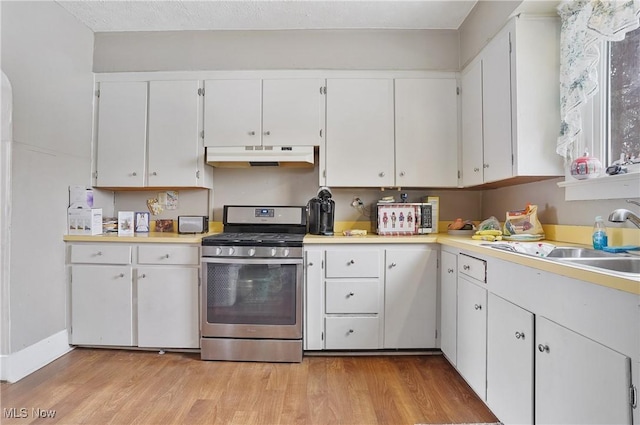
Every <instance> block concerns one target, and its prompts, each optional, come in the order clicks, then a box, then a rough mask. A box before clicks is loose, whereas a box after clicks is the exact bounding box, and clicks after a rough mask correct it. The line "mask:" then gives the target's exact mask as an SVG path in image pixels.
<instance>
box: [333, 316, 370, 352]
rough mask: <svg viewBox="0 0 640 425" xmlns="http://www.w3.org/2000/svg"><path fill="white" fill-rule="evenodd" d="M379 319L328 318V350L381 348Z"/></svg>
mask: <svg viewBox="0 0 640 425" xmlns="http://www.w3.org/2000/svg"><path fill="white" fill-rule="evenodd" d="M379 329H380V326H379V319H378V318H377V317H327V318H326V319H325V331H326V341H325V348H326V349H334V350H361V349H376V348H380V338H379Z"/></svg>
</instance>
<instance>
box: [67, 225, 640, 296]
mask: <svg viewBox="0 0 640 425" xmlns="http://www.w3.org/2000/svg"><path fill="white" fill-rule="evenodd" d="M216 233H219V232H218V231H211V232H208V233H201V234H178V233H162V232H149V233H136V234H135V235H133V236H118V235H117V234H106V235H95V236H91V235H65V236H64V238H63V240H64V241H65V242H122V243H185V244H199V243H200V242H201V240H202V238H203V237H205V236H209V235H213V234H216ZM541 242H547V243H550V244H554V245H556V246H576V245H577V246H585V247H586V245H583V244H574V243H567V242H557V241H552V240H549V241H547V240H545V241H541ZM435 243H438V244H441V245H443V246H448V247H454V248H458V249H463V250H465V251H469V252H475V253H478V254H482V255H484V256H489V257H493V258H499V259H502V260H505V261H510V262H513V263H516V264H520V265H523V266H528V267H532V268H535V269H538V270H544V271H548V272H551V273H556V274H559V275H562V276H567V277H570V278H574V279H578V280H582V281H585V282H590V283H594V284H597V285H602V286H606V287H609V288H613V289H618V290H621V291H625V292H630V293H633V294H638V295H640V279H638V278H635V277H631V276H627V275H621V274H616V273H615V272H608V271H606V270H602V271H599V270H594V269H590V268H585V267H580V266H577V265H572V264H567V263H561V262H559V261H554V260H548V259H545V258H542V257H535V256H532V255H526V254H519V253H515V252H509V251H503V250H499V249H493V248H490V247H488V246H483V245H486V244H487V242H484V241H477V240H473V239H471V238H470V237H468V236H450V235H447V234H446V233H439V234H435V235H433V234H429V235H419V236H378V235H376V234H368V235H366V236H342V235H336V236H319V235H306V236H305V237H304V244H305V245H319V244H435Z"/></svg>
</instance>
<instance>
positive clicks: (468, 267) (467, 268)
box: [462, 264, 471, 270]
mask: <svg viewBox="0 0 640 425" xmlns="http://www.w3.org/2000/svg"><path fill="white" fill-rule="evenodd" d="M462 268H463V269H465V270H471V266H470V265H468V264H465V265H464V266H462Z"/></svg>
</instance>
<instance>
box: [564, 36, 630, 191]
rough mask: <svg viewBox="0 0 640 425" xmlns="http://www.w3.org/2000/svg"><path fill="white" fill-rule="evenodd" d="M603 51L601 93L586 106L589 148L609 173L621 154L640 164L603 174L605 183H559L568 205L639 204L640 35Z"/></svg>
mask: <svg viewBox="0 0 640 425" xmlns="http://www.w3.org/2000/svg"><path fill="white" fill-rule="evenodd" d="M599 48H600V51H601V52H602V54H601V58H602V59H601V60H600V61H599V63H598V66H597V69H598V77H599V86H600V90H599V91H598V93H597V94H596V95H595V96H594V97H593V99H592V100H591V101H589V102H587V103H585V104H584V105H583V106H582V117H583V133H582V137H583V141H584V144H585V148H586V150H587V151H588V152H589V153H590V154H591V155H593V156H595V157H596V158H599V159H600V160H601V162H602V165H603V167H605V168H606V167H607V166H608V165H611V164H612V163H613V162H614V161H616V160H619V159H620V155H621V154H623V155H624V158H625V159H630V158H635V160H634V162H635V163H634V164H629V163H627V165H626V168H627V170H628V173H627V174H618V175H612V176H608V175H606V174H604V171H603V175H602V176H601V177H599V178H595V179H587V180H575V179H573V178H570V177H568V174H567V178H566V179H565V181H564V182H560V183H558V186H560V187H563V188H564V189H565V200H567V201H579V200H600V199H629V198H640V177H639V176H638V174H637V173H638V172H640V29H636V30H634V31H631V32H628V33H627V35H626V37H625V38H624V40H621V41H615V42H609V43H607V42H602V44H601V45H600V46H599ZM567 173H568V170H567Z"/></svg>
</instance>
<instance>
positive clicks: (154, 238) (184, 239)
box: [62, 232, 219, 244]
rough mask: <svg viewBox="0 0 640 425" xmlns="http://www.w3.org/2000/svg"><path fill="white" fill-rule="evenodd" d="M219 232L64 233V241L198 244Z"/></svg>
mask: <svg viewBox="0 0 640 425" xmlns="http://www.w3.org/2000/svg"><path fill="white" fill-rule="evenodd" d="M215 233H219V232H208V233H197V234H194V233H188V234H180V233H175V232H149V233H135V234H133V235H131V236H118V234H117V233H106V234H102V235H64V237H63V238H62V240H64V241H65V242H124V243H145V242H146V243H186V244H193V243H197V244H199V243H200V242H202V238H203V237H205V236H209V235H213V234H215Z"/></svg>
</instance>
